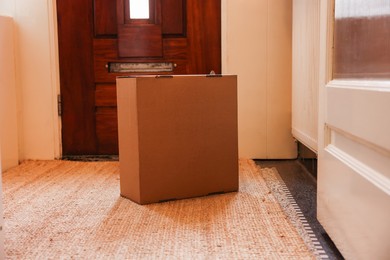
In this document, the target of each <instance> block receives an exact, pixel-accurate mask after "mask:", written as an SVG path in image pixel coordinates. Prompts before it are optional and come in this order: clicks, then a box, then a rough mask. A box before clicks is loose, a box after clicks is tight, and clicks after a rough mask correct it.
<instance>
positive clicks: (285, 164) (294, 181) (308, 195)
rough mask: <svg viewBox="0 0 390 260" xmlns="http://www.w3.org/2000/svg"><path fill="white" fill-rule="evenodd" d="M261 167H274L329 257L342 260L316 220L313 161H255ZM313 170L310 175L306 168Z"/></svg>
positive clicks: (315, 183) (314, 165) (315, 187)
mask: <svg viewBox="0 0 390 260" xmlns="http://www.w3.org/2000/svg"><path fill="white" fill-rule="evenodd" d="M256 163H257V164H258V165H260V166H261V167H275V168H276V169H277V170H278V172H279V174H280V176H281V177H282V179H283V181H284V182H285V183H286V185H287V187H288V189H289V190H290V192H291V194H292V196H293V197H294V199H295V200H296V202H297V204H298V205H299V207H300V208H301V210H302V213H303V214H304V215H305V217H306V219H307V221H308V222H309V224H310V226H311V228H312V230H313V232H314V233H315V234H316V236H317V238H318V240H319V242H320V243H321V245H322V247H323V248H324V250H325V251H326V253H327V254H328V256H329V259H344V258H343V257H342V255H341V254H340V252H339V251H338V250H337V248H336V246H335V245H334V244H333V242H332V240H331V239H330V238H329V236H328V235H327V233H326V232H325V230H324V229H323V227H322V226H321V224H320V223H319V222H318V220H317V217H316V215H317V210H316V209H317V201H316V196H317V181H316V172H315V168H316V161H315V160H302V159H301V160H299V159H297V160H256ZM305 166H306V167H308V168H309V169H310V170H313V171H312V173H310V172H309V171H308V169H307V168H306V167H305Z"/></svg>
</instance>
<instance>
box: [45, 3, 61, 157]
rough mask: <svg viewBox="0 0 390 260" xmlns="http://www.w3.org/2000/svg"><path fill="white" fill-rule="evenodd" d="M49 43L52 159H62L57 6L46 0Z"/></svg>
mask: <svg viewBox="0 0 390 260" xmlns="http://www.w3.org/2000/svg"><path fill="white" fill-rule="evenodd" d="M47 10H48V25H49V28H48V29H49V42H50V50H49V52H50V63H51V71H50V79H51V86H52V89H51V92H52V99H51V101H52V102H51V107H52V115H53V122H54V125H53V129H54V131H53V140H54V151H53V153H54V158H55V159H59V158H61V157H62V143H61V117H60V116H58V96H59V95H60V65H59V54H58V31H57V28H58V27H57V4H56V0H47Z"/></svg>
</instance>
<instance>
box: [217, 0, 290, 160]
mask: <svg viewBox="0 0 390 260" xmlns="http://www.w3.org/2000/svg"><path fill="white" fill-rule="evenodd" d="M222 8H223V10H222V19H223V21H222V30H223V31H222V70H223V73H227V74H237V75H238V96H239V102H238V105H239V111H238V113H239V152H240V156H241V157H247V158H280V159H281V158H295V157H296V144H295V142H294V140H293V138H292V135H291V55H292V54H291V37H292V36H291V26H292V25H291V23H292V17H291V16H292V9H291V1H285V0H246V1H239V0H224V1H222Z"/></svg>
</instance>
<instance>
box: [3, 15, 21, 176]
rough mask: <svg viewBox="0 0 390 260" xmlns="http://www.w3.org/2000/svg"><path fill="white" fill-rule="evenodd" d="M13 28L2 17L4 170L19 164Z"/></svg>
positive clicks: (8, 19)
mask: <svg viewBox="0 0 390 260" xmlns="http://www.w3.org/2000/svg"><path fill="white" fill-rule="evenodd" d="M13 28H14V26H13V20H12V18H11V17H5V16H0V35H1V37H0V57H1V58H0V86H1V87H0V140H1V146H0V148H1V151H2V153H1V157H0V158H1V162H2V165H3V170H7V169H9V168H11V167H14V166H16V165H18V163H19V145H18V122H17V102H16V97H17V96H16V83H15V55H14V54H15V50H14V30H13Z"/></svg>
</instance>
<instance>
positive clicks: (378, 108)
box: [326, 81, 390, 152]
mask: <svg viewBox="0 0 390 260" xmlns="http://www.w3.org/2000/svg"><path fill="white" fill-rule="evenodd" d="M379 83H380V82H379V81H376V82H364V81H361V82H360V84H358V82H356V81H355V82H354V81H332V82H331V84H329V85H328V87H327V90H326V91H327V107H328V110H327V117H326V122H327V124H329V125H330V126H332V127H335V128H338V129H341V130H343V131H344V132H347V133H350V134H352V135H354V136H356V137H359V138H361V139H363V140H366V141H367V142H369V143H372V144H374V145H376V146H378V147H382V148H383V149H386V150H388V151H389V152H390V116H389V111H390V82H382V83H383V84H381V86H382V87H378V86H375V84H379ZM386 86H389V87H388V88H387V87H386Z"/></svg>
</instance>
